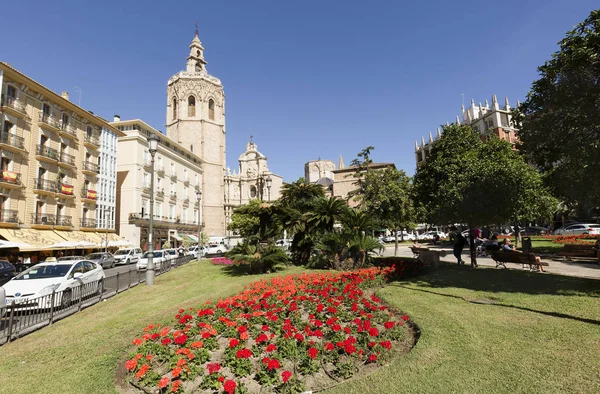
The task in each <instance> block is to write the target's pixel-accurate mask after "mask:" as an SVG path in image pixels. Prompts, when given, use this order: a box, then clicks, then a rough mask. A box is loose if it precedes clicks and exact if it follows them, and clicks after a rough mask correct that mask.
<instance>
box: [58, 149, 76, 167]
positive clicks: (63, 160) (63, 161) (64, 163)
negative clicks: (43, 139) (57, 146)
mask: <svg viewBox="0 0 600 394" xmlns="http://www.w3.org/2000/svg"><path fill="white" fill-rule="evenodd" d="M58 165H59V166H61V167H67V168H75V156H73V155H69V154H67V153H65V152H60V154H59V155H58Z"/></svg>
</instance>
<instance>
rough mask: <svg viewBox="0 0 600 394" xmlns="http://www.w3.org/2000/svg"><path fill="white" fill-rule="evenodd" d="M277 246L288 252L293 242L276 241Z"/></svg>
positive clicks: (286, 240)
mask: <svg viewBox="0 0 600 394" xmlns="http://www.w3.org/2000/svg"><path fill="white" fill-rule="evenodd" d="M275 245H276V246H279V247H280V248H283V249H285V250H288V249H289V248H290V246H292V241H290V240H289V239H278V240H277V241H275Z"/></svg>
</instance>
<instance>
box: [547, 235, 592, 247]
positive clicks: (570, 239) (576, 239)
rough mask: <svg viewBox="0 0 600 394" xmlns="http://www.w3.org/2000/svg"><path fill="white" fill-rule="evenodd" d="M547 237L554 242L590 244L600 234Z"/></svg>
mask: <svg viewBox="0 0 600 394" xmlns="http://www.w3.org/2000/svg"><path fill="white" fill-rule="evenodd" d="M545 238H546V239H551V240H552V242H553V243H557V244H569V245H589V244H590V243H591V242H592V241H593V240H595V239H597V238H598V236H596V235H590V234H582V235H548V236H545Z"/></svg>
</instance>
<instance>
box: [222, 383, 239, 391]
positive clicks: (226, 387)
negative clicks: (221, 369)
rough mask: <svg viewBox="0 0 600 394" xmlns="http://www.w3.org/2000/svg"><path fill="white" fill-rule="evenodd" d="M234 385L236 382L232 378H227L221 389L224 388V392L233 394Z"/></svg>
mask: <svg viewBox="0 0 600 394" xmlns="http://www.w3.org/2000/svg"><path fill="white" fill-rule="evenodd" d="M236 386H237V384H235V382H234V381H233V380H228V381H226V382H225V384H224V385H223V390H225V392H226V393H227V394H233V393H234V391H235V388H236Z"/></svg>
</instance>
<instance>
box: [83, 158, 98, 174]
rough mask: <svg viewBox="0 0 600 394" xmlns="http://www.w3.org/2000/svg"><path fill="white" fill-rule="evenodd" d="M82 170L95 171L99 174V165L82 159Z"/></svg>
mask: <svg viewBox="0 0 600 394" xmlns="http://www.w3.org/2000/svg"><path fill="white" fill-rule="evenodd" d="M82 170H86V171H90V172H95V173H96V174H99V173H100V166H99V165H98V164H96V163H92V162H91V161H84V162H83V168H82Z"/></svg>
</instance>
